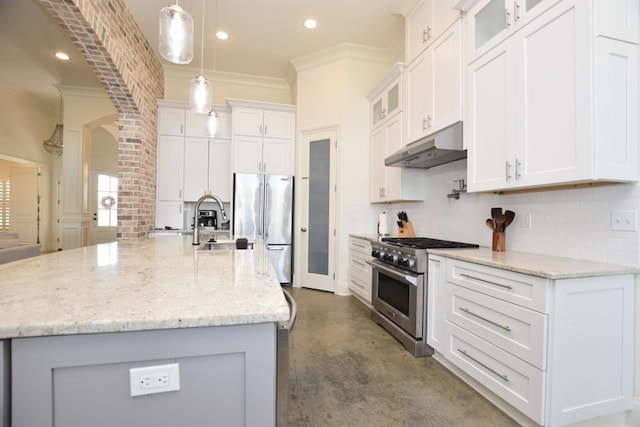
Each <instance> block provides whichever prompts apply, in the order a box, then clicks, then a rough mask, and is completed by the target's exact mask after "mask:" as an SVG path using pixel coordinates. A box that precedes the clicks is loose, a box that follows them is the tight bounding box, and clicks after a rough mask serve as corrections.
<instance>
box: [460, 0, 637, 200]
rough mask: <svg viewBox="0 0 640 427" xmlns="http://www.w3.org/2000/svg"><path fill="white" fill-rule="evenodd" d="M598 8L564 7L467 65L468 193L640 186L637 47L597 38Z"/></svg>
mask: <svg viewBox="0 0 640 427" xmlns="http://www.w3.org/2000/svg"><path fill="white" fill-rule="evenodd" d="M543 4H547V2H546V1H542V2H540V5H539V6H537V7H540V6H542V5H543ZM593 4H594V3H593V2H592V1H586V0H563V1H561V2H556V5H555V6H554V7H552V8H550V9H547V10H546V12H545V13H542V14H538V15H537V18H536V19H533V20H530V21H529V23H528V24H527V25H525V26H523V27H522V28H521V29H520V30H519V31H517V32H515V33H514V34H513V35H512V36H510V37H508V38H506V39H504V40H503V41H502V42H501V43H499V44H498V45H496V46H495V47H493V48H492V49H490V50H488V51H487V52H486V53H485V54H484V55H483V56H481V57H479V58H478V59H477V60H476V61H474V62H472V63H471V64H470V65H469V67H468V73H467V79H468V81H467V100H466V101H467V102H466V108H467V110H466V116H465V117H466V121H465V140H466V141H467V148H468V157H469V160H468V163H467V165H468V188H469V191H496V190H509V189H516V188H529V187H540V186H550V185H558V184H568V183H581V182H592V181H633V180H637V173H638V168H637V163H638V151H637V150H638V47H637V45H634V44H630V43H626V42H621V41H618V40H613V39H611V38H605V37H596V32H595V29H594V25H595V26H596V27H597V23H594V24H593V25H592V24H591V22H592V17H593ZM612 4H613V3H612ZM637 18H638V17H636V19H637ZM625 19H626V18H625ZM467 28H468V30H469V31H474V28H473V26H469V27H467Z"/></svg>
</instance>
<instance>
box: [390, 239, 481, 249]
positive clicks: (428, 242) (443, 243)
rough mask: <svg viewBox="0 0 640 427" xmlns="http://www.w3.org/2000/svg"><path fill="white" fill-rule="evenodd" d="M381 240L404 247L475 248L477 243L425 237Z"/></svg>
mask: <svg viewBox="0 0 640 427" xmlns="http://www.w3.org/2000/svg"><path fill="white" fill-rule="evenodd" d="M382 241H383V242H385V243H389V244H392V245H394V246H400V247H405V248H414V249H444V248H477V247H478V245H476V244H472V243H462V242H452V241H449V240H440V239H430V238H427V237H409V238H396V237H383V238H382Z"/></svg>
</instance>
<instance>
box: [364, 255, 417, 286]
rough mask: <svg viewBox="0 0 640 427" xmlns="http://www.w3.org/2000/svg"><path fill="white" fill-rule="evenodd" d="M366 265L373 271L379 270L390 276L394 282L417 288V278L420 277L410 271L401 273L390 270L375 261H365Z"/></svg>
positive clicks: (393, 269)
mask: <svg viewBox="0 0 640 427" xmlns="http://www.w3.org/2000/svg"><path fill="white" fill-rule="evenodd" d="M367 264H369V265H370V266H371V267H372V268H373V269H374V270H379V271H381V272H383V273H385V274H386V275H387V276H390V277H392V278H394V279H396V280H399V281H401V282H405V283H408V284H410V285H413V286H415V287H417V286H418V277H420V275H419V274H415V273H412V272H410V271H404V270H403V271H401V270H398V269H395V268H391V267H388V266H386V265H383V264H382V263H379V262H376V261H367Z"/></svg>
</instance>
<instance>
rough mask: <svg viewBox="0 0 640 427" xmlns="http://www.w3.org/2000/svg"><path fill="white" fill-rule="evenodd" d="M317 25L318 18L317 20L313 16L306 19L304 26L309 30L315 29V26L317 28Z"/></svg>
mask: <svg viewBox="0 0 640 427" xmlns="http://www.w3.org/2000/svg"><path fill="white" fill-rule="evenodd" d="M317 26H318V23H317V22H316V20H315V19H311V18H309V19H305V20H304V27H305V28H306V29H307V30H313V29H314V28H316V27H317Z"/></svg>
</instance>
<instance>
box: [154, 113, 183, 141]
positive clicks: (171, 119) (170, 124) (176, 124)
mask: <svg viewBox="0 0 640 427" xmlns="http://www.w3.org/2000/svg"><path fill="white" fill-rule="evenodd" d="M184 122H185V110H184V109H182V108H165V107H159V108H158V134H159V135H174V136H183V135H184V132H185V123H184Z"/></svg>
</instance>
